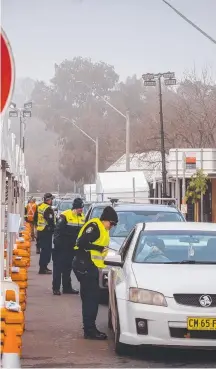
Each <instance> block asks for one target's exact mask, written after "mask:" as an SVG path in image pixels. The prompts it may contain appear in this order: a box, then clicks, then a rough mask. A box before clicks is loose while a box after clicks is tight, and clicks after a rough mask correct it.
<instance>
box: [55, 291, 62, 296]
mask: <svg viewBox="0 0 216 369" xmlns="http://www.w3.org/2000/svg"><path fill="white" fill-rule="evenodd" d="M53 295H55V296H61V292H60V291H59V290H53Z"/></svg>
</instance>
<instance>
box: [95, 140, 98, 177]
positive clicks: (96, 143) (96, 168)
mask: <svg viewBox="0 0 216 369" xmlns="http://www.w3.org/2000/svg"><path fill="white" fill-rule="evenodd" d="M98 172H99V145H98V137H96V140H95V183H97V177H98Z"/></svg>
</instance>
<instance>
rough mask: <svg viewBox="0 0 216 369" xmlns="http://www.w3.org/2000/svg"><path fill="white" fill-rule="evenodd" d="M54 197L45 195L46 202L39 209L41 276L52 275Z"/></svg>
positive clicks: (48, 194)
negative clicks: (49, 265)
mask: <svg viewBox="0 0 216 369" xmlns="http://www.w3.org/2000/svg"><path fill="white" fill-rule="evenodd" d="M52 200H53V195H52V194H51V193H45V195H44V201H43V202H42V203H41V204H39V205H38V208H37V215H36V219H37V243H38V246H39V248H40V250H41V252H40V260H39V266H40V269H39V274H52V271H51V270H50V269H48V264H49V262H50V260H51V255H52V236H53V232H54V228H55V218H54V212H53V209H52V207H51V205H52Z"/></svg>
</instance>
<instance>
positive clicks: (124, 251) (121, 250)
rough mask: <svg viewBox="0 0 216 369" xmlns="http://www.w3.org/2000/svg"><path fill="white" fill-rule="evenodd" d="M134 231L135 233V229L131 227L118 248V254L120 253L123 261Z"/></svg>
mask: <svg viewBox="0 0 216 369" xmlns="http://www.w3.org/2000/svg"><path fill="white" fill-rule="evenodd" d="M134 233H135V229H132V231H131V232H130V234H129V235H128V237H127V238H126V239H125V241H124V242H123V244H122V246H121V248H120V250H119V254H120V255H121V258H122V261H124V260H125V258H126V256H127V252H128V250H129V247H130V243H131V241H132V239H133V236H134Z"/></svg>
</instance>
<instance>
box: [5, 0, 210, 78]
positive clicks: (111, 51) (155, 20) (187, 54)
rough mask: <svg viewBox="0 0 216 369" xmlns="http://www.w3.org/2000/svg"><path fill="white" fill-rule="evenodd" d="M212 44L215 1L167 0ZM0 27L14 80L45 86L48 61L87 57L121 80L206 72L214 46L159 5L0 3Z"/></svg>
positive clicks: (129, 1) (143, 1)
mask: <svg viewBox="0 0 216 369" xmlns="http://www.w3.org/2000/svg"><path fill="white" fill-rule="evenodd" d="M170 2H171V3H172V4H173V5H174V6H176V7H177V8H178V9H179V10H180V11H182V12H183V13H184V14H185V15H186V16H187V17H189V18H190V19H191V20H192V21H194V22H196V23H197V24H198V25H199V26H200V27H201V28H203V29H204V30H205V31H206V32H207V33H209V34H211V35H212V36H213V37H215V38H216V22H215V14H216V0H170ZM1 4H2V14H1V18H2V26H3V28H4V30H5V32H6V33H7V35H8V37H9V39H10V42H11V45H12V49H13V53H14V57H15V63H16V76H17V77H27V76H28V77H31V78H34V79H45V80H49V79H50V78H51V77H52V75H53V73H54V68H53V65H54V63H55V62H57V63H60V62H61V61H63V60H64V59H66V58H67V59H70V58H73V57H74V56H84V57H90V58H92V59H93V61H100V60H102V61H104V62H107V63H109V64H112V65H114V66H115V69H116V72H117V73H118V74H120V77H121V79H124V78H126V77H127V76H128V75H133V74H137V76H141V75H142V74H143V73H147V72H155V73H156V72H165V71H168V70H171V71H175V72H176V75H177V77H179V78H180V77H181V76H182V74H183V72H184V70H185V69H191V68H193V67H194V66H195V67H196V68H197V70H198V71H200V70H201V69H202V68H203V67H205V66H206V65H207V66H210V67H211V68H212V71H213V73H214V75H216V58H215V55H216V46H215V45H214V44H213V43H211V42H210V41H209V40H208V39H206V38H204V36H202V35H201V34H199V33H198V32H197V31H196V30H195V29H193V28H192V27H191V26H190V25H188V24H187V23H186V22H185V21H184V20H183V19H181V18H180V17H179V16H178V15H176V14H175V13H174V12H173V11H172V10H171V9H170V8H168V7H167V6H166V5H165V4H163V3H162V1H161V0H2V2H1Z"/></svg>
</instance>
